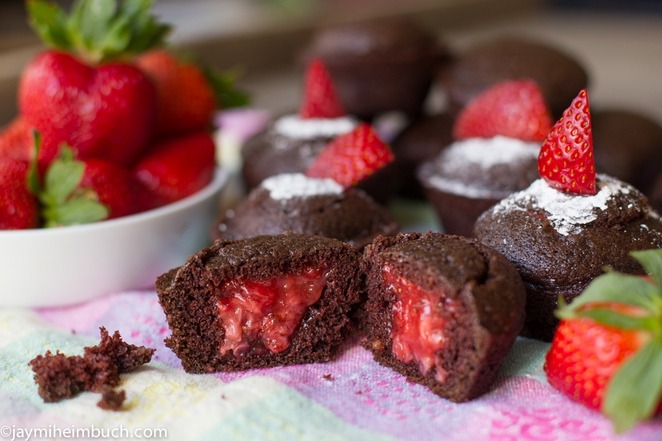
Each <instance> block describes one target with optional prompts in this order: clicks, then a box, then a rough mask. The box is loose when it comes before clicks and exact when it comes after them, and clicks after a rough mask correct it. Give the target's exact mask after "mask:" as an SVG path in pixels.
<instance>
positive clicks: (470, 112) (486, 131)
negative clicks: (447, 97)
mask: <svg viewBox="0 0 662 441" xmlns="http://www.w3.org/2000/svg"><path fill="white" fill-rule="evenodd" d="M551 128H552V116H551V113H550V110H549V108H548V106H547V103H546V102H545V97H544V96H543V94H542V91H541V90H540V87H539V86H538V84H537V83H536V82H535V81H533V80H528V79H522V80H507V81H502V82H499V83H496V84H495V85H493V86H492V87H490V88H489V89H487V90H485V91H484V92H482V93H481V94H480V95H478V96H477V97H476V98H474V99H473V100H472V101H471V102H469V103H468V104H467V105H466V107H464V108H463V109H462V110H461V111H460V113H459V114H458V116H457V119H456V120H455V124H454V127H453V136H454V137H455V138H456V139H466V138H491V137H494V136H497V135H502V136H508V137H510V138H516V139H521V140H523V141H543V140H544V139H545V137H546V136H547V134H548V133H549V131H550V129H551Z"/></svg>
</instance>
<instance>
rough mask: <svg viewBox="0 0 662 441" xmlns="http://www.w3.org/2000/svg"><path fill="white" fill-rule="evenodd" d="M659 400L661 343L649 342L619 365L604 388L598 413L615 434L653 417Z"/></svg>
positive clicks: (661, 396) (661, 367) (655, 340)
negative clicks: (607, 420)
mask: <svg viewBox="0 0 662 441" xmlns="http://www.w3.org/2000/svg"><path fill="white" fill-rule="evenodd" d="M661 398H662V341H660V340H659V339H653V340H651V341H649V342H648V343H647V344H646V345H645V346H644V347H642V348H641V349H640V350H639V351H638V352H637V353H636V354H635V355H633V356H632V357H631V358H629V359H628V360H627V361H625V362H624V363H623V365H622V366H621V367H620V369H619V370H618V371H617V372H616V374H615V375H614V376H613V377H612V379H611V381H610V382H609V384H608V386H607V391H606V394H605V401H604V403H603V405H602V412H603V413H604V414H605V415H607V416H608V417H609V419H611V421H612V422H613V424H614V429H615V430H616V432H617V433H622V432H624V431H626V430H628V429H630V428H631V427H633V426H634V425H635V424H636V423H638V422H639V421H643V420H646V419H648V418H650V417H651V416H653V414H654V412H655V410H656V408H657V406H658V404H659V403H660V399H661Z"/></svg>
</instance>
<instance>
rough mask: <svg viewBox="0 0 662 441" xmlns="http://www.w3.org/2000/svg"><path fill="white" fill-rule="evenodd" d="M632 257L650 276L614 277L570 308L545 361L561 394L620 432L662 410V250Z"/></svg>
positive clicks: (561, 312)
mask: <svg viewBox="0 0 662 441" xmlns="http://www.w3.org/2000/svg"><path fill="white" fill-rule="evenodd" d="M632 256H633V257H634V258H635V259H636V260H638V261H639V262H640V263H641V265H642V266H643V267H644V269H645V270H646V272H647V273H648V274H649V275H650V277H649V278H644V277H640V276H635V275H629V274H622V273H618V272H608V273H606V274H604V275H602V276H600V277H598V278H596V279H595V280H594V281H593V282H592V283H591V284H590V285H589V286H588V288H587V289H586V290H585V291H584V293H582V294H581V295H580V296H579V297H577V298H576V299H575V300H574V301H573V302H572V303H571V304H570V305H562V306H561V308H560V309H559V311H558V316H559V317H560V318H561V319H562V320H561V323H560V325H559V327H558V328H557V330H556V333H555V335H554V339H553V341H552V345H551V347H550V349H549V352H548V353H547V357H546V362H545V372H546V374H547V379H548V381H549V383H550V384H551V385H552V386H553V387H554V388H556V389H558V390H559V391H561V392H563V393H565V394H566V395H568V396H570V397H571V398H573V399H574V400H576V401H579V402H580V403H582V404H584V405H586V406H588V407H590V408H592V409H596V410H600V411H601V412H603V413H604V414H605V415H607V416H608V417H609V418H610V419H611V420H612V421H613V423H614V427H615V429H616V431H617V432H622V431H624V430H627V429H629V428H630V427H632V426H633V425H634V424H636V423H637V422H639V421H642V420H645V419H648V418H650V417H651V416H653V415H654V414H655V413H656V412H659V411H660V410H661V409H662V250H659V249H658V250H645V251H637V252H633V253H632Z"/></svg>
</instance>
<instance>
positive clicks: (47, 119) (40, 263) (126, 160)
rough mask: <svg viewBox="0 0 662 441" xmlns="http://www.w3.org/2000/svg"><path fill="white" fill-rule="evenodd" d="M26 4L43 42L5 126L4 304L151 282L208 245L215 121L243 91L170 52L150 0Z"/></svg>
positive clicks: (215, 170)
mask: <svg viewBox="0 0 662 441" xmlns="http://www.w3.org/2000/svg"><path fill="white" fill-rule="evenodd" d="M26 5H27V10H28V15H29V18H30V23H31V25H32V27H33V29H34V30H35V32H37V34H39V36H40V37H41V38H42V40H43V41H44V43H45V45H46V46H47V48H46V49H44V50H43V51H42V52H40V53H39V54H37V55H36V56H35V58H34V59H33V60H31V61H30V62H29V63H28V65H27V66H25V68H24V70H23V72H22V74H21V77H20V79H19V87H18V93H17V99H18V103H17V104H18V106H17V107H18V115H16V117H15V118H14V119H13V120H12V121H11V122H9V123H8V124H7V125H5V126H4V127H2V128H0V250H2V253H0V267H1V268H2V276H1V277H0V306H53V305H65V304H71V303H75V302H80V301H84V300H87V299H90V298H93V297H97V296H100V295H104V294H110V293H113V292H118V291H126V290H133V289H142V288H150V287H152V286H153V283H154V280H155V278H156V276H157V275H159V274H161V273H162V272H164V271H166V270H168V269H169V268H171V267H173V266H177V265H179V264H181V263H182V262H183V261H184V260H185V259H186V257H188V256H189V255H190V254H191V253H193V252H194V251H197V250H198V249H199V248H201V247H203V246H204V245H206V244H207V242H208V241H209V240H210V239H209V237H210V233H209V231H210V226H211V223H212V221H213V219H214V217H215V215H216V210H217V209H218V203H219V198H220V194H221V191H222V189H223V187H224V184H225V183H226V181H227V178H228V176H227V173H225V171H224V170H223V168H222V167H221V166H219V165H218V164H217V160H216V146H215V143H214V138H213V134H212V131H211V128H212V119H213V116H214V113H215V112H216V110H217V109H218V108H219V105H220V104H219V97H222V98H221V99H223V100H224V105H225V106H226V107H228V106H229V105H230V103H231V102H232V101H233V100H234V102H235V103H240V102H241V101H242V100H244V99H245V96H244V95H242V94H234V95H233V93H232V91H231V88H228V87H227V86H228V84H229V81H228V78H227V77H226V78H221V77H219V76H218V75H215V74H214V73H213V72H211V71H210V70H208V69H204V68H202V67H200V66H199V65H197V64H196V63H195V62H193V61H192V60H190V59H184V58H182V57H180V56H178V55H177V54H176V53H175V52H174V51H173V50H171V49H168V48H164V42H165V36H166V35H167V33H168V31H169V30H170V26H168V25H166V24H163V23H160V22H159V21H158V20H157V18H156V17H155V16H153V15H152V13H151V2H150V1H149V0H145V1H142V2H139V3H138V2H135V3H134V2H119V1H117V0H101V1H92V0H78V1H76V2H74V3H73V6H72V10H71V11H70V13H67V12H65V11H63V10H62V9H60V8H59V7H58V6H57V5H56V4H55V3H52V2H48V1H46V0H33V1H30V2H27V3H26Z"/></svg>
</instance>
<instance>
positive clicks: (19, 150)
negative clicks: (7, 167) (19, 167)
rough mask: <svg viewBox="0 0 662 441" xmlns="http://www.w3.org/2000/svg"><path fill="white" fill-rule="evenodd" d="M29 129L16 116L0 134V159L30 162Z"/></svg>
mask: <svg viewBox="0 0 662 441" xmlns="http://www.w3.org/2000/svg"><path fill="white" fill-rule="evenodd" d="M32 156H33V150H32V135H31V129H30V126H29V124H28V123H27V122H25V119H24V118H22V117H20V116H18V117H16V118H14V119H13V120H12V121H11V122H10V123H9V124H7V125H6V126H5V127H4V128H3V130H2V131H1V132H0V157H4V158H13V159H16V160H19V161H23V162H26V163H27V162H30V161H31V160H32Z"/></svg>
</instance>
